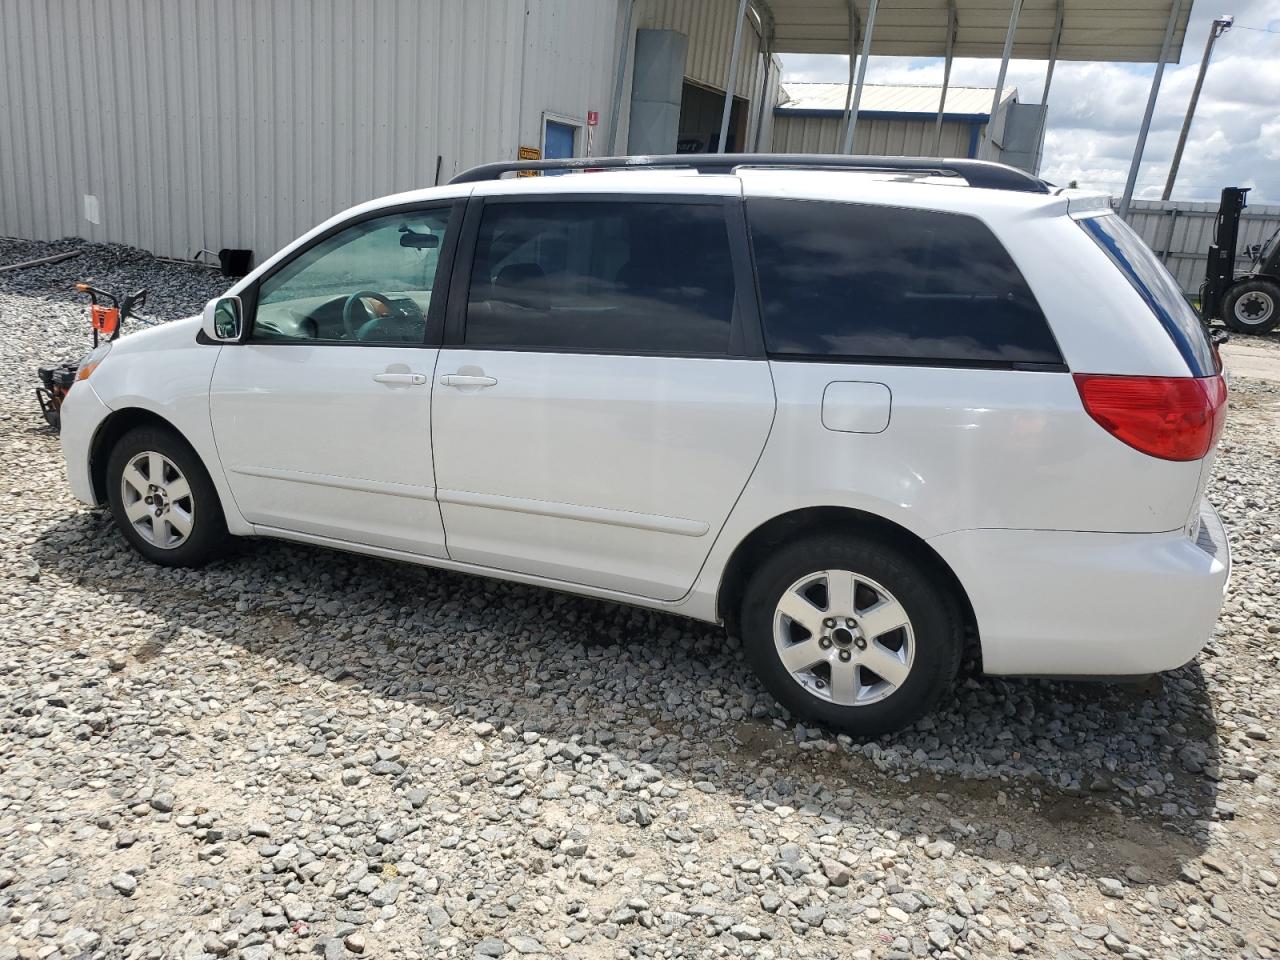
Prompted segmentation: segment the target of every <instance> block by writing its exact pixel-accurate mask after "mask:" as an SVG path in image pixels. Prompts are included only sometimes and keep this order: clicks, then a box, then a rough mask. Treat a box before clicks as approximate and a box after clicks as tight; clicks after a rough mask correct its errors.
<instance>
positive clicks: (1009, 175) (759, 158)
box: [449, 153, 1049, 193]
mask: <svg viewBox="0 0 1280 960" xmlns="http://www.w3.org/2000/svg"><path fill="white" fill-rule="evenodd" d="M742 167H748V168H761V167H771V168H784V169H792V170H870V171H878V172H881V173H895V172H902V173H922V174H927V175H930V176H942V177H958V178H960V179H961V180H964V181H965V182H966V183H968V184H969V186H971V187H984V188H986V189H989V190H1015V191H1019V192H1021V193H1048V192H1049V186H1048V184H1046V183H1045V182H1044V181H1043V180H1041V179H1040V178H1039V177H1036V176H1033V175H1032V174H1030V173H1027V172H1026V171H1025V170H1018V169H1017V168H1015V167H1009V166H1005V165H1004V164H1002V163H991V162H989V161H986V160H943V159H938V158H935V157H862V156H848V155H846V154H820V153H676V154H667V155H664V156H650V157H644V156H641V157H566V158H563V159H557V160H500V161H498V162H497V163H485V164H482V165H480V166H478V167H472V168H471V169H470V170H464V171H463V172H462V173H460V174H458V175H457V176H456V177H454V178H453V179H452V180H450V181H449V182H450V183H476V182H478V181H481V180H497V179H498V178H499V177H501V176H502V175H503V174H504V173H514V172H520V171H530V172H539V171H542V170H653V169H684V170H696V171H697V172H698V173H732V172H733V171H734V170H736V169H739V168H742Z"/></svg>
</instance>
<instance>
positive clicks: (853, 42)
mask: <svg viewBox="0 0 1280 960" xmlns="http://www.w3.org/2000/svg"><path fill="white" fill-rule="evenodd" d="M846 5H847V7H848V10H849V84H848V86H846V87H845V88H844V118H843V121H842V122H841V124H840V140H839V142H840V143H844V134H845V131H846V130H848V129H849V108H850V107H852V106H853V84H854V79H855V77H854V73H855V71H856V70H857V68H858V8H857V7H856V6H854V3H853V0H846Z"/></svg>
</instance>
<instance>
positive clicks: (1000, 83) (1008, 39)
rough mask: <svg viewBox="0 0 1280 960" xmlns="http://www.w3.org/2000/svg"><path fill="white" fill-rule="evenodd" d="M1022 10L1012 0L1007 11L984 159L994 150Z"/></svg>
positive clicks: (1018, 2) (1019, 0)
mask: <svg viewBox="0 0 1280 960" xmlns="http://www.w3.org/2000/svg"><path fill="white" fill-rule="evenodd" d="M1021 12H1022V0H1013V10H1012V11H1011V12H1010V13H1009V30H1008V32H1007V33H1006V34H1005V35H1004V53H1003V54H1001V55H1000V73H999V74H997V76H996V92H995V95H994V96H993V97H992V98H991V115H990V116H989V117H988V118H987V142H986V144H985V145H984V147H983V150H982V154H983V157H984V159H988V160H989V159H991V155H992V153H994V151H995V129H996V114H997V113H999V111H1000V97H1001V94H1003V93H1004V77H1005V74H1006V73H1008V72H1009V57H1010V56H1012V54H1013V37H1014V34H1016V33H1017V32H1018V14H1020V13H1021Z"/></svg>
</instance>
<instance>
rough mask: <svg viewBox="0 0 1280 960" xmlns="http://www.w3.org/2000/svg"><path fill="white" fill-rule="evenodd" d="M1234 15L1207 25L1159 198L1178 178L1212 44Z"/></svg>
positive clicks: (1165, 194) (1228, 27)
mask: <svg viewBox="0 0 1280 960" xmlns="http://www.w3.org/2000/svg"><path fill="white" fill-rule="evenodd" d="M1234 22H1235V17H1218V18H1217V19H1216V20H1214V21H1213V23H1212V24H1211V25H1210V27H1209V39H1208V41H1206V42H1205V45H1204V56H1203V57H1202V58H1201V59H1200V72H1199V73H1198V74H1196V85H1195V87H1194V88H1192V90H1191V102H1190V103H1189V104H1187V115H1186V116H1185V117H1184V118H1183V120H1182V131H1181V132H1180V133H1179V134H1178V146H1177V147H1176V148H1175V149H1174V151H1173V163H1171V164H1170V165H1169V179H1168V180H1166V181H1165V184H1164V193H1162V194H1161V195H1160V199H1161V200H1168V199H1169V194H1171V193H1173V183H1174V181H1175V180H1177V179H1178V167H1180V166H1182V151H1183V150H1184V149H1185V148H1186V146H1187V134H1189V133H1190V132H1191V118H1192V117H1194V116H1195V115H1196V104H1197V103H1199V101H1200V88H1201V87H1203V86H1204V75H1205V71H1207V70H1208V69H1209V58H1210V57H1211V56H1213V44H1214V41H1216V40H1217V39H1218V38H1219V37H1220V36H1222V35H1223V34H1224V33H1226V32H1227V31H1228V30H1230V29H1231V24H1232V23H1234Z"/></svg>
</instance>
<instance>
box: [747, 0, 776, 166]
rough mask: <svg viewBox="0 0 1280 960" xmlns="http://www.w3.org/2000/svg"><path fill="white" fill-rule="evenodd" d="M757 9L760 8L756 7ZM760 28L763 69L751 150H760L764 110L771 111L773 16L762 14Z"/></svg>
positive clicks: (754, 151)
mask: <svg viewBox="0 0 1280 960" xmlns="http://www.w3.org/2000/svg"><path fill="white" fill-rule="evenodd" d="M756 9H757V10H759V9H760V8H759V7H757V8H756ZM760 26H761V30H762V32H763V34H764V35H763V36H762V37H761V38H760V46H761V47H762V48H763V49H762V50H761V51H760V52H761V54H762V55H763V57H764V69H763V70H762V71H761V73H763V74H764V78H763V79H762V80H761V81H760V109H759V111H757V114H756V135H755V138H754V139H753V140H752V142H751V152H752V153H759V152H760V138H761V136H762V135H763V133H764V118H765V115H766V114H765V111H772V110H773V104H771V103H769V102H768V96H769V80H770V75H771V74H772V72H773V18H772V17H771V16H767V15H766V16H764V17H762V18H761V24H760Z"/></svg>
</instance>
